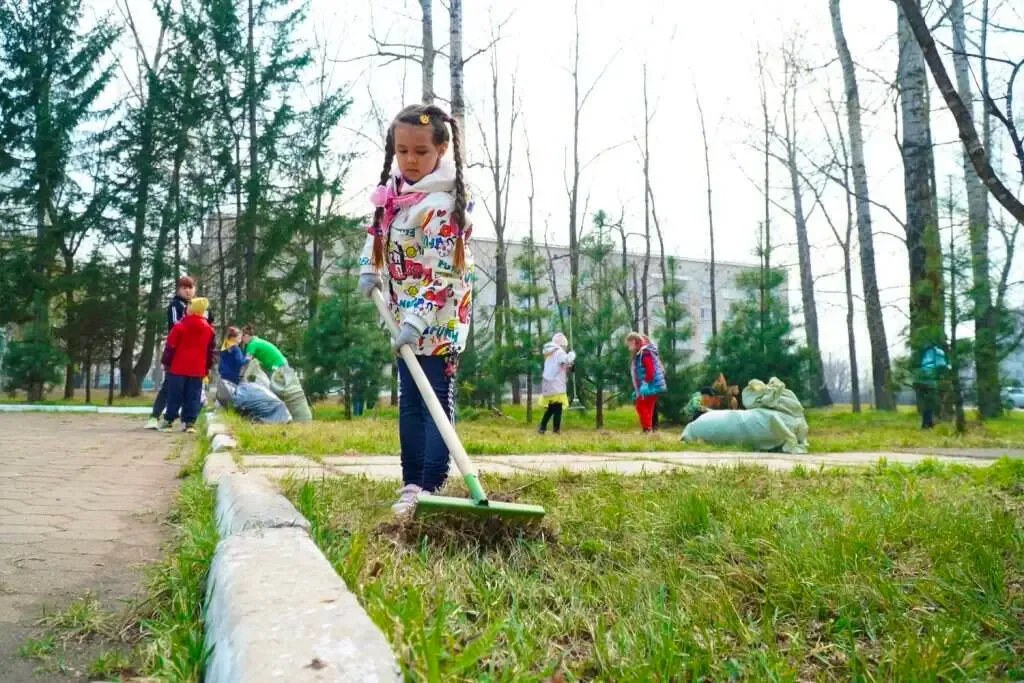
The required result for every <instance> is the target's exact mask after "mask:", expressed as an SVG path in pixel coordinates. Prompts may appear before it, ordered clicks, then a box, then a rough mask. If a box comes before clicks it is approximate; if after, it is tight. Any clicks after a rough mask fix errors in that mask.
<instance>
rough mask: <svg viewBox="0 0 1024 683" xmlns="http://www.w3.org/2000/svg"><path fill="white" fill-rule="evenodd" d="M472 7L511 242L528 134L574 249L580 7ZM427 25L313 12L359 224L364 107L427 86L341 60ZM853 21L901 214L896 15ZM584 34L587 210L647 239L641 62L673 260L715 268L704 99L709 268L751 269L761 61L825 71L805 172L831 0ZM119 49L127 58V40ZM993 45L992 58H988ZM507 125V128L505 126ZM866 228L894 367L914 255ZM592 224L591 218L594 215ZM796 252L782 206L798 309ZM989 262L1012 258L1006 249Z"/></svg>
mask: <svg viewBox="0 0 1024 683" xmlns="http://www.w3.org/2000/svg"><path fill="white" fill-rule="evenodd" d="M128 1H129V2H131V3H132V7H133V11H134V12H135V13H136V15H137V17H136V18H137V20H138V21H139V22H140V23H141V24H143V25H144V26H143V32H144V34H145V36H146V39H147V40H151V39H154V38H155V21H153V19H152V17H151V16H150V17H146V16H144V12H145V9H144V6H145V3H144V2H143V0H128ZM113 2H114V0H93V4H92V9H93V11H97V12H102V11H104V10H105V9H107V8H110V7H113V6H114V4H113ZM463 4H464V41H465V48H464V52H465V54H467V55H468V54H471V53H472V52H473V51H474V50H475V49H477V48H479V47H483V46H485V45H487V44H488V43H489V42H490V40H491V30H492V29H491V27H492V25H497V24H499V23H502V22H504V26H503V28H502V39H501V41H500V43H499V44H498V47H497V50H498V58H499V64H500V76H501V79H502V97H501V99H502V103H501V105H502V107H503V110H504V111H503V113H504V116H507V113H508V110H509V108H510V106H511V103H510V101H509V100H510V98H509V96H508V95H509V88H510V85H511V79H512V77H513V76H514V77H515V79H516V88H517V97H518V98H519V99H520V101H521V103H522V114H521V118H520V127H519V129H518V130H517V134H516V137H515V139H514V145H515V147H516V150H515V155H514V162H513V180H512V197H511V201H510V205H509V208H510V216H509V220H508V223H509V232H510V233H511V236H512V237H514V238H515V237H522V236H524V235H525V233H526V229H527V220H528V216H527V203H526V190H527V187H528V185H527V182H528V180H527V176H526V164H525V160H524V157H523V155H522V151H523V148H524V145H523V137H522V135H523V133H524V132H525V131H528V134H529V138H530V143H531V147H532V151H533V164H534V168H535V171H536V183H537V209H536V220H537V226H538V229H539V230H541V231H542V230H543V229H544V226H545V224H547V225H548V226H549V239H550V240H551V241H552V242H560V243H564V242H566V241H567V239H568V227H567V220H568V219H567V213H568V202H567V198H566V191H565V184H564V180H563V178H564V175H563V174H564V171H565V170H566V167H567V159H569V156H568V154H569V151H570V150H571V140H572V138H571V134H572V109H573V91H572V80H571V73H570V67H571V64H572V49H573V40H574V36H573V3H572V1H571V0H466V1H465V2H464V3H463ZM137 5H138V8H137V9H136V6H137ZM967 5H968V11H970V10H971V8H972V5H973V2H972V0H967ZM993 7H995V8H996V10H997V11H998V12H1000V13H1001V14H1000V15H999V16H1001V17H1002V18H1003V20H1004V21H1005V22H1006V23H1010V24H1011V25H1021V24H1022V23H1024V17H1021V16H1020V15H1021V11H1020V10H1016V9H1015V8H1014V6H1013V3H1012V2H1005V1H1004V2H999V1H998V0H997V2H994V3H993ZM434 16H435V26H434V33H435V38H434V40H435V44H436V45H438V46H441V45H446V44H447V33H448V22H447V13H446V11H445V9H444V7H443V6H442V4H441V3H440V2H436V3H435V9H434ZM418 19H419V5H418V2H415V1H413V0H374V1H373V2H372V12H371V2H370V1H369V0H347V1H339V0H311V4H310V17H309V21H308V22H307V25H306V27H305V28H304V29H303V31H302V32H301V33H300V34H299V35H298V36H297V39H299V40H303V41H307V42H309V43H310V44H312V43H314V42H315V41H316V40H317V39H319V40H321V41H326V42H327V44H328V46H329V49H328V52H329V54H330V55H331V56H332V57H335V58H336V59H337V60H338V63H336V64H334V65H333V69H334V74H335V76H334V77H335V78H336V80H337V82H338V83H344V84H347V87H348V89H349V91H350V94H351V97H352V98H353V100H354V105H353V109H352V113H351V115H350V116H349V117H348V119H347V120H346V122H345V129H343V130H339V131H338V132H337V134H336V136H335V140H334V147H335V149H336V150H337V151H339V152H342V151H348V150H353V151H357V152H360V153H361V154H363V156H362V157H361V158H360V160H358V161H357V162H356V163H355V165H354V167H353V170H352V175H351V179H352V180H351V182H350V187H349V190H350V195H351V196H350V201H349V202H348V204H347V207H346V209H347V210H349V211H351V212H352V213H361V212H363V211H366V210H367V207H368V204H366V203H365V202H366V199H365V197H366V195H367V192H368V190H369V188H370V187H371V186H372V185H373V184H375V183H376V180H377V177H378V175H379V173H380V164H381V158H382V157H381V152H380V151H379V150H378V149H377V148H376V147H375V146H374V144H372V143H371V141H370V140H368V139H367V137H365V136H369V137H371V138H373V137H376V136H377V125H376V122H375V121H374V118H373V116H372V115H371V113H370V111H371V94H372V98H373V101H375V102H376V104H377V106H378V107H380V108H381V109H382V110H384V111H385V112H387V115H388V116H390V115H393V114H394V113H396V112H397V111H398V110H399V109H400V108H401V106H402V105H403V97H404V102H405V103H408V102H413V101H416V100H418V98H419V92H420V72H419V67H418V65H416V64H413V63H408V62H407V63H395V64H391V65H387V66H382V62H383V61H384V60H380V59H368V60H355V61H348V60H352V59H353V58H356V57H359V56H362V55H367V54H370V53H372V52H373V51H374V46H373V43H372V41H371V40H370V39H369V35H370V33H371V25H372V27H373V29H374V30H375V31H376V33H377V35H378V36H380V37H384V36H387V38H388V39H389V40H392V41H394V42H408V43H417V42H418V41H419V23H418ZM843 19H844V23H845V28H846V34H847V37H848V39H849V42H850V48H851V50H852V52H853V55H854V59H855V60H857V61H858V62H859V64H860V65H861V67H862V68H861V69H860V71H859V78H860V84H861V99H862V104H863V105H864V107H865V108H866V109H867V110H868V111H867V112H866V115H865V119H864V125H865V136H866V138H867V165H868V175H869V183H870V189H871V192H872V195H873V198H874V199H877V200H878V201H879V202H882V203H885V204H887V205H888V206H890V207H891V208H892V210H893V211H894V212H895V213H896V214H897V215H898V216H902V215H903V213H904V209H903V206H904V205H903V195H902V167H901V163H900V159H899V152H898V149H897V146H896V140H895V137H894V132H895V122H894V115H893V108H892V102H893V95H892V92H891V89H890V86H889V83H888V81H891V80H892V76H893V74H894V73H895V69H896V57H897V54H896V41H895V39H894V37H893V35H894V33H895V27H896V10H895V6H894V4H893V3H892V2H890V1H889V0H845V1H844V2H843ZM580 27H581V34H582V36H581V49H580V53H581V56H580V72H581V81H582V88H584V89H586V88H589V87H590V85H591V84H593V83H594V81H595V79H597V78H598V76H599V75H600V74H601V73H602V70H604V72H603V77H601V78H600V81H599V82H598V83H597V84H596V86H595V87H594V90H593V94H592V96H591V98H590V100H588V102H587V105H586V109H585V110H584V112H583V115H582V126H581V128H582V130H581V156H582V158H583V159H584V160H586V159H590V158H591V157H593V156H594V155H596V154H598V153H599V152H601V151H602V150H606V149H608V148H612V149H611V150H610V151H607V152H606V153H604V154H602V155H600V157H599V158H597V159H596V160H595V161H594V162H593V163H591V164H590V165H589V166H588V167H587V169H586V171H585V173H584V175H583V178H582V183H581V185H582V188H583V195H584V196H587V195H589V197H590V204H589V208H590V211H591V212H593V211H595V210H597V209H604V210H605V211H607V212H609V213H610V214H613V215H615V216H617V215H618V214H619V213H620V211H624V212H625V218H626V222H627V225H629V226H630V229H631V230H634V231H642V230H643V206H644V205H643V176H642V173H641V166H640V157H639V154H638V149H637V146H636V144H635V143H634V138H635V137H638V136H640V135H642V132H643V99H642V85H641V83H642V69H643V65H644V64H645V63H646V64H647V65H648V70H649V75H648V91H649V97H650V101H651V105H652V108H653V109H654V120H653V122H652V124H651V145H650V146H651V157H652V161H651V169H652V186H653V191H654V195H655V198H656V201H657V209H658V214H659V218H660V219H661V223H662V226H663V228H664V229H665V231H666V248H667V249H668V250H670V251H671V252H672V253H674V254H677V255H679V256H685V257H690V258H699V259H706V258H707V257H708V255H709V249H708V247H709V239H708V229H707V204H706V202H707V197H706V183H705V173H704V156H703V148H702V142H701V136H700V125H699V120H698V117H697V111H696V107H695V106H694V94H695V92H697V91H699V93H700V96H701V100H702V104H703V107H704V113H705V118H706V121H707V125H708V135H709V138H710V140H709V142H710V145H711V166H712V181H713V192H714V215H715V225H716V253H717V257H718V258H719V259H722V260H728V261H737V262H748V263H756V262H757V257H756V255H755V248H756V235H757V227H758V222H759V221H760V220H762V219H763V215H764V200H763V196H762V194H761V192H760V190H759V189H758V188H757V187H756V186H755V185H754V184H753V183H752V182H751V179H756V180H758V181H759V179H760V177H761V176H762V174H763V168H762V163H763V162H762V158H761V157H760V156H759V155H758V154H757V152H755V151H754V150H752V149H751V146H750V145H751V143H752V142H753V141H754V139H755V137H756V129H757V128H758V127H759V126H760V104H759V90H758V77H757V69H756V56H757V51H758V47H760V49H761V50H762V51H764V52H765V53H767V54H768V59H769V62H770V64H771V66H770V68H771V70H772V72H773V73H774V74H775V76H776V77H775V81H776V83H777V82H778V81H779V80H780V79H779V78H778V76H779V75H781V56H780V47H781V45H782V44H783V43H784V42H785V41H786V40H787V39H789V38H790V37H792V36H801V38H800V43H801V45H802V54H803V57H804V59H805V60H806V63H807V64H808V65H810V66H816V67H820V68H818V69H816V70H815V71H814V72H813V73H812V74H809V75H808V76H807V78H806V79H805V85H803V86H802V87H803V91H802V92H801V95H800V113H799V118H800V126H801V130H800V135H801V147H802V149H803V151H804V152H805V153H806V154H807V155H808V156H809V157H812V158H821V157H822V156H823V155H824V137H823V135H822V133H821V125H820V123H819V122H818V119H817V117H816V116H815V115H814V110H815V107H825V106H827V104H826V103H827V101H828V96H829V92H831V93H832V94H833V95H834V96H835V98H836V99H840V98H841V96H842V88H841V74H840V72H839V70H838V65H837V64H835V63H834V57H835V47H834V43H833V41H832V31H831V24H830V21H829V15H828V0H813V1H810V0H733V1H731V2H678V0H676V1H671V0H668V1H663V0H630V1H629V2H622V1H621V0H581V1H580ZM968 30H971V26H969V27H968ZM948 35H949V33H948V28H947V27H943V28H941V29H940V30H939V31H938V32H937V37H939V38H940V39H942V40H944V41H945V42H947V43H948V42H950V40H949V37H948ZM125 45H126V47H127V41H125ZM1001 47H1002V46H1001V45H999V43H995V44H994V45H993V46H992V51H993V53H995V52H997V51H998V50H999V49H1001ZM1009 49H1010V50H1013V49H1014V48H1012V47H1011V48H1009ZM1019 52H1020V51H1019V49H1016V50H1015V51H1013V52H1010V54H1018V56H1019ZM489 59H490V57H489V55H487V54H483V55H480V56H479V57H477V58H475V59H474V60H473V61H472V62H471V63H470V64H469V65H468V66H467V70H466V76H465V92H466V100H467V105H468V108H469V120H468V125H467V128H468V129H469V130H468V131H467V132H468V147H469V149H470V153H471V154H472V158H473V160H474V161H480V160H482V158H483V155H482V152H481V151H480V134H479V129H478V124H477V122H476V120H475V119H474V117H480V118H482V119H483V120H484V121H485V124H486V125H487V127H488V128H489V129H490V128H491V127H492V126H493V123H492V122H491V118H490V117H491V104H490V88H491V84H490V63H489ZM436 72H437V73H436V81H435V88H436V90H437V92H438V94H439V95H440V96H442V97H447V95H448V91H449V87H448V63H447V61H446V60H444V59H440V58H439V59H438V61H437V64H436ZM998 75H999V74H994V77H996V78H997V77H998ZM769 91H770V95H769V97H770V99H771V100H772V104H771V109H772V112H773V115H774V113H775V111H776V110H777V94H778V88H777V85H776V84H769ZM300 100H301V98H300ZM297 104H299V106H302V105H303V104H304V103H303V102H301V101H300V102H298V103H297ZM933 110H934V114H933V119H932V122H933V136H934V139H935V141H936V143H937V144H938V147H937V149H936V162H937V174H938V177H939V185H940V187H942V188H945V187H946V186H947V180H946V178H947V176H948V175H949V174H955V176H956V177H955V180H954V187H955V191H956V192H957V193H962V176H960V173H961V172H960V148H959V143H958V142H957V139H956V129H955V126H954V124H953V121H952V117H951V116H950V115H949V114H948V112H947V111H946V109H945V108H944V106H942V102H941V98H939V97H938V95H937V94H936V95H935V97H934V98H933ZM502 127H503V130H507V123H506V122H505V121H503V124H502ZM353 131H359V133H356V132H353ZM364 134H365V136H364ZM504 134H505V133H503V135H504ZM1007 168H1008V170H1009V172H1008V173H1006V174H1005V176H1006V178H1007V180H1008V181H1010V184H1011V186H1012V187H1014V188H1017V187H1019V180H1020V179H1019V176H1018V175H1015V174H1013V172H1012V169H1013V168H1014V166H1013V165H1009V164H1008V165H1007ZM807 171H808V172H810V171H811V169H810V168H807ZM771 172H772V197H773V199H775V200H776V201H778V202H779V203H780V204H782V205H783V206H790V205H791V201H792V198H791V192H790V191H789V187H788V176H787V175H786V173H785V170H784V169H783V168H782V167H781V166H779V165H778V164H775V163H773V164H772V169H771ZM471 178H472V180H473V181H475V184H477V185H478V186H479V188H480V192H479V193H478V195H477V200H478V202H479V201H486V200H487V198H488V196H489V190H488V187H489V180H488V176H487V175H486V173H485V172H483V171H479V170H475V171H474V172H473V173H472V174H471ZM804 203H805V206H809V205H810V204H812V197H811V195H810V193H807V194H806V196H805V202H804ZM826 205H827V206H828V208H829V210H830V211H833V212H835V213H834V215H835V217H836V218H837V219H838V220H839V221H840V222H844V221H845V215H844V213H842V212H843V208H842V196H841V194H840V193H839V192H838V191H835V190H831V189H830V194H829V200H828V201H827V202H826ZM474 218H475V221H476V223H477V226H478V227H477V230H478V231H479V232H480V234H493V229H492V228H491V227H490V226H489V225H488V220H487V214H486V212H484V211H482V210H480V209H478V210H477V211H476V212H475V216H474ZM873 218H874V224H875V231H876V237H875V250H876V258H877V264H878V278H879V286H880V289H881V295H882V302H883V305H884V306H886V332H887V335H888V340H889V344H890V347H891V349H892V354H893V355H894V356H895V355H901V354H902V353H903V352H904V351H903V349H904V345H905V340H904V336H903V333H904V328H905V326H906V322H907V313H906V302H907V256H906V249H905V248H904V245H903V243H902V241H901V240H900V239H899V235H900V234H901V233H902V227H901V226H900V225H899V224H898V223H896V222H895V221H894V220H893V219H892V218H890V217H889V216H888V215H887V214H886V213H885V212H884V211H882V210H875V211H874V212H873ZM586 220H588V221H589V217H587V219H586ZM810 234H811V242H812V253H813V266H814V275H815V277H816V290H817V295H818V296H817V303H818V314H819V319H820V327H821V335H822V338H821V342H822V347H823V354H824V355H828V354H832V355H836V356H839V357H842V358H846V356H847V346H846V331H845V315H846V313H845V294H844V291H843V279H842V274H841V265H842V258H841V252H840V250H839V249H838V247H837V246H836V245H835V242H834V239H833V238H832V235H831V232H830V230H829V228H828V225H827V223H826V222H825V220H824V217H823V215H822V211H821V210H820V209H818V210H815V212H814V213H813V214H812V216H811V221H810ZM635 239H636V238H635ZM947 239H948V238H947ZM794 241H795V232H794V227H793V221H792V219H791V218H790V217H789V216H788V215H787V214H786V213H785V212H784V211H782V210H780V209H778V208H775V207H773V209H772V242H773V245H774V251H773V262H774V263H779V264H789V265H791V266H792V268H791V270H790V284H791V293H790V301H791V302H794V303H799V301H800V296H799V290H798V289H797V287H798V273H797V268H796V252H795V248H794V246H793V243H794ZM632 246H633V248H635V249H638V250H639V249H642V246H643V245H642V242H641V241H640V239H636V241H635V242H633V245H632ZM994 256H995V257H996V258H997V259H1001V258H1002V254H1001V252H1000V251H999V249H998V242H997V243H996V244H995V247H994ZM1019 260H1021V261H1024V259H1019ZM854 270H855V276H854V282H855V288H856V291H857V292H858V293H859V292H860V291H861V290H860V277H859V265H857V261H856V257H855V266H854ZM1018 270H1019V268H1018ZM1017 279H1020V278H1019V277H1018V278H1017ZM1018 300H1019V296H1018ZM857 311H858V324H857V329H858V339H857V342H858V356H859V358H860V359H861V368H862V369H863V368H865V367H868V366H869V363H868V358H869V354H868V340H867V332H866V325H865V323H864V318H863V306H862V304H861V302H860V301H858V302H857Z"/></svg>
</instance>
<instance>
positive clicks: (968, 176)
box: [949, 0, 1003, 417]
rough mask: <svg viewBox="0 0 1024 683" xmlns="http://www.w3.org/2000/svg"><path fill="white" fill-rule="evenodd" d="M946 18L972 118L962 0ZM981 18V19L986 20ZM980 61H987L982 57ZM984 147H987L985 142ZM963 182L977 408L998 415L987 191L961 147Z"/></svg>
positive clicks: (983, 413) (954, 2)
mask: <svg viewBox="0 0 1024 683" xmlns="http://www.w3.org/2000/svg"><path fill="white" fill-rule="evenodd" d="M949 19H950V23H951V24H952V27H953V65H954V67H955V69H956V82H957V90H958V91H959V94H960V99H961V100H963V102H964V106H965V107H967V111H968V113H969V114H970V115H971V118H972V119H973V118H974V92H973V89H972V87H971V75H970V65H969V64H968V62H967V54H966V53H967V38H966V35H967V34H966V28H965V20H964V3H963V0H952V2H951V3H950V10H949ZM986 20H987V17H986V18H983V21H986ZM982 61H983V62H984V61H986V60H985V58H984V57H983V58H982ZM985 151H986V152H988V151H989V149H988V147H987V146H986V147H985ZM963 169H964V185H965V187H966V191H967V216H968V223H969V226H970V228H969V232H968V234H969V235H970V240H971V271H972V275H973V280H974V282H973V286H972V287H971V291H970V294H971V299H972V301H973V302H974V367H975V383H976V386H977V391H978V412H979V414H980V415H981V416H982V417H998V416H999V415H1000V414H1001V413H1002V411H1003V407H1002V401H1000V399H999V388H1000V387H999V352H998V349H997V347H996V332H997V324H996V319H995V315H994V311H993V310H992V288H991V280H990V275H989V258H988V231H989V225H988V193H987V192H986V191H985V186H984V185H983V184H982V182H981V179H980V178H979V177H978V174H977V173H975V171H974V167H973V166H972V165H971V157H970V155H969V154H968V153H967V149H966V148H964V150H963Z"/></svg>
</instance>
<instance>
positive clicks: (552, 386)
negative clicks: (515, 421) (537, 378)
mask: <svg viewBox="0 0 1024 683" xmlns="http://www.w3.org/2000/svg"><path fill="white" fill-rule="evenodd" d="M568 349H569V340H568V339H566V338H565V335H564V334H562V333H561V332H559V333H557V334H555V336H554V337H552V338H551V341H549V342H548V343H547V344H545V345H544V375H543V381H542V382H541V385H540V405H541V407H542V408H546V410H545V411H544V417H542V418H541V420H540V427H538V428H537V433H538V434H543V433H544V432H546V431H547V429H548V421H549V420H552V419H553V420H554V427H555V429H554V432H555V434H558V433H559V432H560V431H561V430H562V409H563V408H564V407H565V406H567V405H569V395H568V394H567V393H566V379H567V378H568V375H569V369H570V368H571V367H572V365H573V363H575V362H576V352H575V351H569V350H568Z"/></svg>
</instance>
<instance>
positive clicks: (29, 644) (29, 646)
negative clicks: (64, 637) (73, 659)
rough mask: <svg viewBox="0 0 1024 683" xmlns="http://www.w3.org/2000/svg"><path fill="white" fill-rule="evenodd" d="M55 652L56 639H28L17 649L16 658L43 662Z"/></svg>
mask: <svg viewBox="0 0 1024 683" xmlns="http://www.w3.org/2000/svg"><path fill="white" fill-rule="evenodd" d="M56 650H57V639H56V638H55V637H54V636H52V635H48V636H43V637H41V638H29V639H28V640H26V641H25V642H24V643H23V644H22V645H21V647H19V648H18V656H19V657H24V658H25V659H40V660H45V659H46V658H47V657H49V656H50V655H52V654H53V653H54V652H55V651H56Z"/></svg>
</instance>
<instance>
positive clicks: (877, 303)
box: [829, 0, 896, 410]
mask: <svg viewBox="0 0 1024 683" xmlns="http://www.w3.org/2000/svg"><path fill="white" fill-rule="evenodd" d="M829 9H830V11H831V15H832V33H833V35H834V38H835V42H836V51H837V53H838V55H839V62H840V64H841V65H842V67H843V84H844V90H845V93H846V119H847V126H848V129H849V135H850V156H851V158H852V161H853V185H854V190H855V193H856V198H857V237H858V241H859V243H860V271H861V280H862V282H863V286H864V305H865V310H866V314H867V322H868V338H869V339H870V343H871V378H872V385H873V388H874V404H875V408H876V409H878V410H895V409H896V399H895V396H894V395H893V391H892V382H891V381H890V377H889V376H890V373H891V368H890V363H889V345H888V343H887V342H886V337H885V321H884V318H883V316H882V303H881V300H880V298H879V295H878V277H877V274H876V272H875V246H874V234H873V232H872V228H871V200H870V197H869V194H868V174H867V166H866V164H865V162H864V131H863V127H862V126H861V119H860V113H861V106H860V92H859V89H858V87H857V73H856V67H855V66H854V63H853V56H852V55H851V54H850V48H849V45H848V44H847V42H846V35H845V33H844V32H843V23H842V16H841V14H840V11H839V0H829Z"/></svg>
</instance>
